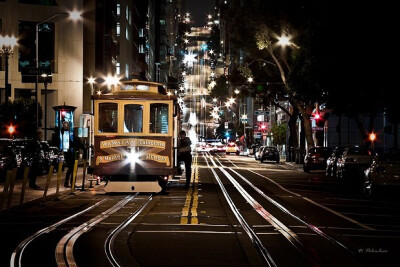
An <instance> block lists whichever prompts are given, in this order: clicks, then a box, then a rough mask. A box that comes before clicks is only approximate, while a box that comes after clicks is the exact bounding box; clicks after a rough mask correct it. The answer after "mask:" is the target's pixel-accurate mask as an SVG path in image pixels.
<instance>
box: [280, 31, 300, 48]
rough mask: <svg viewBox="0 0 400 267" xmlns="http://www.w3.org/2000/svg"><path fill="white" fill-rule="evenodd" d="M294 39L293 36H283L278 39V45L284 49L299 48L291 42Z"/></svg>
mask: <svg viewBox="0 0 400 267" xmlns="http://www.w3.org/2000/svg"><path fill="white" fill-rule="evenodd" d="M291 39H292V37H291V36H287V35H285V34H284V35H282V36H279V37H278V45H280V46H282V47H286V46H294V47H296V48H299V46H297V45H296V44H295V43H293V42H292V41H291Z"/></svg>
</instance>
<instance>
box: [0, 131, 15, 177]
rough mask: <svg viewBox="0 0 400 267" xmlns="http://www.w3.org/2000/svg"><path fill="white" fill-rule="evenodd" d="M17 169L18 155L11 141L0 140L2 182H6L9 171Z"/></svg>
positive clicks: (0, 175)
mask: <svg viewBox="0 0 400 267" xmlns="http://www.w3.org/2000/svg"><path fill="white" fill-rule="evenodd" d="M14 167H17V154H16V153H15V150H14V149H13V147H12V140H11V139H5V138H1V139H0V180H2V181H4V180H5V177H6V174H7V170H11V169H13V168H14Z"/></svg>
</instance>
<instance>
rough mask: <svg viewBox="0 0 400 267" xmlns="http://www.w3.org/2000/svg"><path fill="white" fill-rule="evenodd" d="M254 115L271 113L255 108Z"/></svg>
mask: <svg viewBox="0 0 400 267" xmlns="http://www.w3.org/2000/svg"><path fill="white" fill-rule="evenodd" d="M254 115H256V116H259V115H269V111H263V110H255V111H254Z"/></svg>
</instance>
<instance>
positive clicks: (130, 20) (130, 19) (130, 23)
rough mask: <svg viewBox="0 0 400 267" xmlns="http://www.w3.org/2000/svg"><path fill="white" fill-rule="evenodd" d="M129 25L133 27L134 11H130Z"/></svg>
mask: <svg viewBox="0 0 400 267" xmlns="http://www.w3.org/2000/svg"><path fill="white" fill-rule="evenodd" d="M129 25H132V11H129Z"/></svg>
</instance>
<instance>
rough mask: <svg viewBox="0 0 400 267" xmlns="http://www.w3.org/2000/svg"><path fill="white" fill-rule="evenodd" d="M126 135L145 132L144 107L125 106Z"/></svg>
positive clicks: (135, 105)
mask: <svg viewBox="0 0 400 267" xmlns="http://www.w3.org/2000/svg"><path fill="white" fill-rule="evenodd" d="M124 111H125V113H124V114H125V115H124V133H142V132H143V105H137V104H128V105H125V106H124Z"/></svg>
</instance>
